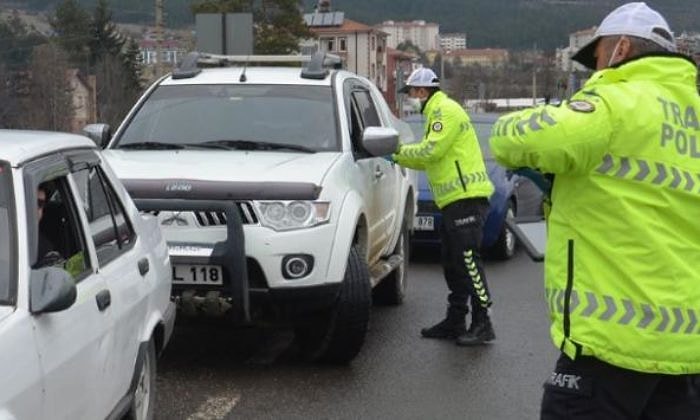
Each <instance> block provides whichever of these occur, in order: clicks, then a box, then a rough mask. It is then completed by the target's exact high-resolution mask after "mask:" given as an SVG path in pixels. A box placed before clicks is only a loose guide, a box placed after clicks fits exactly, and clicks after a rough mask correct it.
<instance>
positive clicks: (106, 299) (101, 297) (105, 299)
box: [95, 289, 112, 312]
mask: <svg viewBox="0 0 700 420" xmlns="http://www.w3.org/2000/svg"><path fill="white" fill-rule="evenodd" d="M95 300H96V301H97V309H99V310H100V312H103V311H104V310H105V309H107V308H108V307H109V305H111V304H112V295H111V294H110V293H109V290H107V289H105V290H102V291H101V292H99V293H98V294H97V295H96V296H95Z"/></svg>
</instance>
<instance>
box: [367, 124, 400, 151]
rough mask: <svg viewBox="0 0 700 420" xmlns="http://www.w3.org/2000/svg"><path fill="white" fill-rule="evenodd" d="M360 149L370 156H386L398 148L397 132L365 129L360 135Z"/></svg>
mask: <svg viewBox="0 0 700 420" xmlns="http://www.w3.org/2000/svg"><path fill="white" fill-rule="evenodd" d="M362 147H363V148H364V149H365V150H366V151H367V153H369V154H371V155H372V156H377V157H379V156H387V155H390V154H392V153H394V152H396V149H398V148H399V132H398V131H396V130H395V129H393V128H387V127H367V128H365V131H364V132H363V133H362Z"/></svg>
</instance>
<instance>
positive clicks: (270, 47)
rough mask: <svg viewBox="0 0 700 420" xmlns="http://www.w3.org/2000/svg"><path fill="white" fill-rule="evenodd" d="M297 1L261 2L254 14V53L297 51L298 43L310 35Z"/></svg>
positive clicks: (263, 0)
mask: <svg viewBox="0 0 700 420" xmlns="http://www.w3.org/2000/svg"><path fill="white" fill-rule="evenodd" d="M299 3H300V2H299V1H297V0H262V1H261V2H260V8H259V9H258V10H257V11H256V12H255V13H254V18H255V21H256V25H255V52H256V53H257V54H290V53H293V52H296V51H298V50H299V41H300V40H301V39H302V38H307V37H309V36H310V35H311V33H310V31H309V29H308V28H307V27H306V24H305V23H304V20H303V19H302V16H301V13H300V8H299Z"/></svg>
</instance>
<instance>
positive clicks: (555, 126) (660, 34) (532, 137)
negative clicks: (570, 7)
mask: <svg viewBox="0 0 700 420" xmlns="http://www.w3.org/2000/svg"><path fill="white" fill-rule="evenodd" d="M675 50H676V45H675V40H674V38H673V34H672V32H671V30H670V29H669V27H668V25H667V23H666V21H665V20H664V18H663V17H662V16H661V15H660V14H659V13H657V12H656V11H654V10H652V9H650V8H649V7H648V6H647V5H646V4H644V3H628V4H625V5H623V6H620V7H619V8H617V9H615V10H614V11H613V12H611V13H610V14H609V15H608V16H607V17H606V18H605V19H604V20H603V22H602V23H601V25H600V26H599V27H598V29H597V31H596V33H595V36H594V38H593V39H592V41H591V42H590V43H589V44H588V45H586V46H585V47H583V48H582V49H581V50H580V51H579V52H578V53H577V54H576V55H575V56H574V59H575V60H577V61H579V62H580V63H582V64H584V65H586V66H588V67H590V68H593V69H596V70H597V72H595V73H594V74H593V75H592V77H591V78H590V80H588V81H587V82H586V84H585V85H584V86H583V88H582V89H581V90H580V91H579V92H577V93H576V94H574V96H573V97H572V99H571V100H569V101H566V102H564V103H563V104H562V105H561V106H559V107H556V106H542V107H538V108H534V109H530V110H526V111H522V112H517V113H513V114H509V115H506V116H503V117H501V119H500V120H499V121H498V122H497V124H496V125H495V126H494V129H493V132H492V137H491V140H490V142H491V149H492V151H493V154H494V156H495V158H496V160H498V161H499V162H500V163H501V164H503V165H505V166H508V167H511V168H521V167H528V168H534V169H537V170H539V171H541V172H544V173H550V174H553V175H554V182H553V189H552V193H551V194H552V195H551V200H552V207H551V213H550V215H549V219H548V241H547V250H546V257H545V297H546V300H547V303H548V305H549V311H550V318H551V321H552V324H551V328H550V331H551V336H552V339H553V341H554V344H555V345H556V346H557V347H558V348H559V349H560V350H561V352H562V354H561V356H560V358H559V360H558V361H557V364H556V368H555V371H554V372H553V373H552V374H551V376H550V378H549V379H548V380H547V381H546V383H545V390H544V396H543V400H542V411H541V416H542V418H543V419H564V418H566V419H642V418H643V419H693V420H697V419H699V418H700V379H698V378H699V376H698V374H700V269H699V268H698V261H700V222H698V220H699V219H700V97H699V96H698V91H697V87H696V77H697V67H696V65H695V63H693V62H692V61H691V60H690V59H689V58H687V57H685V56H682V55H680V54H675V53H674V52H675Z"/></svg>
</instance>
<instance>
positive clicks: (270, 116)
mask: <svg viewBox="0 0 700 420" xmlns="http://www.w3.org/2000/svg"><path fill="white" fill-rule="evenodd" d="M334 109H335V108H334V106H333V93H332V90H331V87H330V86H301V85H299V86H297V85H221V84H217V85H170V86H160V87H158V88H157V89H156V90H155V91H154V92H153V93H152V94H151V95H150V96H149V98H148V99H147V100H146V101H145V102H144V103H143V105H142V106H141V107H140V109H139V110H138V111H137V113H136V114H135V116H134V117H133V118H132V119H131V120H130V121H129V122H128V126H127V127H126V130H124V132H123V134H122V135H121V136H120V138H119V139H118V140H117V142H116V146H114V147H116V148H124V149H149V148H152V149H169V148H170V149H175V148H192V147H194V148H197V147H203V148H210V149H236V148H245V149H247V150H276V151H279V150H283V151H291V152H298V151H306V152H323V151H338V150H340V141H339V139H338V134H337V133H338V130H337V129H336V127H337V124H336V117H335V112H334ZM257 145H262V146H263V147H256V146H257ZM168 146H171V147H168ZM172 146H175V147H172ZM278 146H283V147H278ZM284 146H289V147H284Z"/></svg>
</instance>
